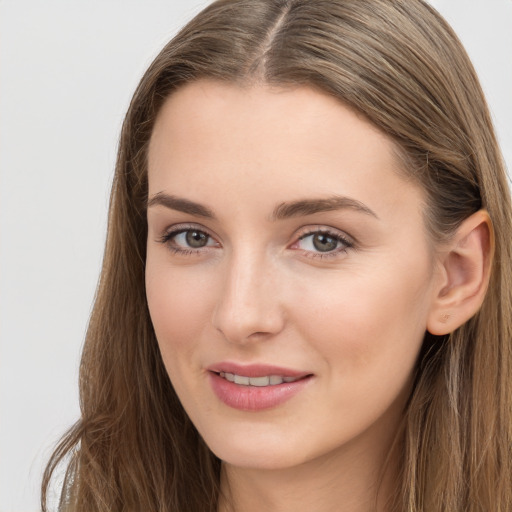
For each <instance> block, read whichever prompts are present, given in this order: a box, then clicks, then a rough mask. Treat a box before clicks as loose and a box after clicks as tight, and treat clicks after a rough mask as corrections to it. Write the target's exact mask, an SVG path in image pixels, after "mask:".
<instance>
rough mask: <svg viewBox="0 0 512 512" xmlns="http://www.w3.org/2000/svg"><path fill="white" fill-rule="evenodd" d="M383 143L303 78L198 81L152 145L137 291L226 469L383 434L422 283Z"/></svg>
mask: <svg viewBox="0 0 512 512" xmlns="http://www.w3.org/2000/svg"><path fill="white" fill-rule="evenodd" d="M422 200H423V195H422V192H421V190H420V189H419V188H417V186H416V185H414V184H413V183H411V182H410V181H409V182H408V181H405V180H404V179H403V178H402V177H401V176H400V174H399V172H397V159H396V157H395V156H394V153H393V144H392V142H391V141H390V140H389V139H388V138H387V137H386V136H385V135H384V134H382V133H381V132H380V131H379V130H377V129H376V128H375V127H373V125H371V124H369V123H368V122H367V121H366V120H364V119H363V118H362V117H360V116H358V115H356V114H355V113H354V112H352V111H351V110H349V109H348V108H346V107H345V106H344V105H342V104H341V103H340V102H338V101H337V100H335V99H333V98H331V97H329V96H327V95H324V94H322V93H319V92H317V91H314V90H312V89H309V88H305V87H304V88H295V89H284V88H277V89H276V88H270V87H268V86H253V87H250V88H240V87H238V86H235V85H227V84H220V83H216V82H211V81H199V82H195V83H192V84H189V85H186V86H184V87H183V88H181V89H179V90H178V91H177V92H175V93H174V94H173V95H172V96H171V97H170V98H169V99H168V100H167V102H166V103H165V104H164V106H163V108H162V110H161V112H160V114H159V117H158V119H157V122H156V125H155V128H154V132H153V135H152V139H151V142H150V148H149V207H148V229H149V232H148V242H147V266H146V287H147V299H148V304H149V309H150V313H151V318H152V321H153V325H154V328H155V332H156V336H157V339H158V343H159V347H160V350H161V353H162V357H163V360H164V363H165V366H166V368H167V371H168V374H169V377H170V379H171V381H172V384H173V386H174V388H175V390H176V392H177V394H178V396H179V398H180V400H181V402H182V404H183V406H184V408H185V409H186V411H187V413H188V415H189V416H190V418H191V420H192V421H193V423H194V424H195V426H196V427H197V429H198V431H199V432H200V434H201V435H202V436H203V438H204V439H205V441H206V443H207V444H208V445H209V447H210V448H211V449H212V451H213V452H214V453H215V454H216V455H217V456H218V457H220V458H221V459H222V460H224V461H227V462H228V463H229V464H231V465H234V466H240V467H252V468H274V469H275V468H285V467H291V466H295V465H299V464H303V463H306V462H308V461H312V460H318V459H319V458H322V457H324V456H329V455H331V456H332V455H333V454H336V453H342V452H346V451H348V450H350V449H354V450H356V451H358V452H359V453H361V450H366V451H370V452H371V451H372V450H376V449H378V447H379V446H382V444H383V443H385V442H387V441H389V438H390V436H391V435H392V432H393V431H394V429H395V428H396V424H397V421H398V419H399V417H400V414H401V411H402V408H403V405H404V401H405V400H406V397H407V394H408V392H409V390H410V385H411V374H412V371H413V367H414V365H415V361H416V359H417V355H418V352H419V349H420V346H421V343H422V340H423V336H424V333H425V330H426V323H427V316H428V312H429V308H430V307H431V302H432V298H433V294H434V290H435V275H436V273H435V272H434V263H433V261H432V257H431V254H432V251H431V246H430V243H429V240H428V237H427V235H426V232H425V229H424V223H423V217H422V209H423V206H422V205H423V203H422Z"/></svg>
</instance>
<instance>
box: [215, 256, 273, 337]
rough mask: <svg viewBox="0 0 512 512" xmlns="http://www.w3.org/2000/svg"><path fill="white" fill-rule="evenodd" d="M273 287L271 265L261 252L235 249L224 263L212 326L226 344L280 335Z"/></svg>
mask: <svg viewBox="0 0 512 512" xmlns="http://www.w3.org/2000/svg"><path fill="white" fill-rule="evenodd" d="M276 285H277V283H276V282H275V272H274V269H273V265H272V262H271V261H270V258H269V256H268V255H267V254H265V253H264V251H255V250H250V248H249V247H246V248H244V249H240V250H234V251H233V252H232V254H231V256H230V257H229V258H227V260H226V261H225V267H224V276H223V286H222V287H221V289H222V291H221V294H220V296H219V298H218V302H217V305H216V308H215V312H214V319H213V323H214V325H215V327H216V328H217V329H218V330H219V331H221V332H222V333H223V335H224V337H225V338H226V339H227V340H228V341H230V342H238V343H244V342H247V341H249V340H251V339H256V338H260V337H261V336H262V335H267V337H268V336H269V335H272V334H276V333H277V332H279V331H280V330H281V329H282V326H283V314H282V311H281V307H280V303H279V293H278V289H276V288H278V287H277V286H276ZM254 335H259V336H254Z"/></svg>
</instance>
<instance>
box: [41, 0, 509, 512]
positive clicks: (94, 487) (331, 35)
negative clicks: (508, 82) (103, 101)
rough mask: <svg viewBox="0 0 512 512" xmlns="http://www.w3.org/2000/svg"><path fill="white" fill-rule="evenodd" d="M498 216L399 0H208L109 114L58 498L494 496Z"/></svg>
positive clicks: (480, 108)
mask: <svg viewBox="0 0 512 512" xmlns="http://www.w3.org/2000/svg"><path fill="white" fill-rule="evenodd" d="M510 233H511V207H510V195H509V191H508V187H507V180H506V176H505V172H504V166H503V162H502V159H501V156H500V153H499V149H498V146H497V143H496V139H495V136H494V132H493V128H492V124H491V121H490V116H489V113H488V110H487V107H486V104H485V100H484V98H483V95H482V92H481V89H480V87H479V84H478V80H477V78H476V76H475V73H474V70H473V68H472V66H471V64H470V62H469V60H468V58H467V56H466V54H465V52H464V50H463V49H462V47H461V45H460V43H459V42H458V40H457V38H456V36H455V35H454V34H453V32H452V30H451V29H450V28H449V27H448V26H447V25H446V23H445V22H444V21H443V20H442V19H441V18H440V17H439V15H438V14H437V13H436V12H435V11H434V10H433V9H432V8H431V7H429V6H428V5H426V4H424V3H423V2H422V1H420V0H415V1H411V0H393V1H383V0H368V1H364V2H361V1H360V0H339V1H331V0H329V1H327V0H324V1H322V0H314V1H312V0H307V1H306V0H302V1H301V0H290V1H285V0H273V1H271V0H257V1H254V0H250V1H249V0H246V1H244V0H237V1H226V0H223V1H218V2H215V3H213V4H212V5H210V6H209V7H207V8H206V9H205V10H204V11H203V12H202V13H201V14H199V15H198V16H197V17H196V18H195V19H194V20H193V21H192V22H190V23H189V24H188V25H187V26H186V27H185V28H184V29H183V30H182V31H181V32H180V33H179V34H178V35H177V36H176V38H174V39H173V40H172V41H171V42H170V43H169V44H168V45H167V46H166V47H165V48H164V49H163V50H162V52H161V53H160V54H159V55H158V57H157V58H156V59H155V61H154V62H153V63H152V65H151V66H150V68H149V69H148V71H147V72H146V74H145V76H144V77H143V79H142V81H141V83H140V85H139V87H138V89H137V91H136V93H135V95H134V98H133V100H132V103H131V105H130V108H129V111H128V114H127V116H126V120H125V123H124V126H123V132H122V136H121V143H120V148H119V155H118V162H117V168H116V176H115V180H114V185H113V192H112V199H111V208H110V221H109V233H108V239H107V246H106V253H105V260H104V266H103V270H102V275H101V280H100V286H99V290H98V296H97V299H96V303H95V307H94V311H93V314H92V317H91V321H90V326H89V330H88V335H87V339H86V344H85V347H84V353H83V359H82V366H81V384H80V385H81V404H82V418H81V419H80V421H79V422H78V423H77V424H76V425H75V427H73V429H72V430H71V431H70V432H69V433H68V434H67V436H66V437H65V438H64V439H63V441H62V442H61V444H60V445H59V447H58V448H57V450H56V452H55V454H54V456H53V458H52V460H51V461H50V463H49V465H48V469H47V471H46V474H45V478H44V482H43V508H45V501H46V490H47V488H48V485H49V481H50V478H51V476H52V473H53V471H54V470H55V468H56V466H57V465H58V464H59V463H60V462H61V461H62V460H63V459H64V458H65V457H70V459H69V462H68V469H67V473H66V480H65V482H64V487H63V493H62V499H61V509H62V510H73V511H82V510H83V511H85V510H87V511H92V510H109V511H112V510H162V511H164V510H169V511H171V510H172V511H204V510H208V511H210V510H211V511H217V510H218V511H227V510H235V511H239V510H243V511H250V510H253V509H254V510H256V509H258V510H261V509H263V510H275V511H281V510H291V509H292V507H293V509H296V508H298V507H301V508H302V509H304V510H315V511H324V510H345V511H370V510H371V511H374V510H376V511H391V510H393V511H395V510H396V511H428V512H432V511H445V510H450V511H477V510H478V511H484V510H485V511H489V510H493V511H494V510H496V511H499V510H503V511H505V510H509V509H510V508H511V507H512V492H511V483H510V474H511V473H510V470H511V434H512V433H511V425H512V423H511V418H510V406H511V397H510V393H509V386H510V384H509V383H510V378H511V375H510V362H511V352H510V340H511V337H512V319H511V314H510V312H511V310H512V308H511V306H512V297H511V291H512V283H511V275H512V273H511V268H510V265H511V261H512V259H511V256H512V254H511V243H510Z"/></svg>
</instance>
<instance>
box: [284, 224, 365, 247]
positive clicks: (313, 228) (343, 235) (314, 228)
mask: <svg viewBox="0 0 512 512" xmlns="http://www.w3.org/2000/svg"><path fill="white" fill-rule="evenodd" d="M315 233H325V234H327V235H331V236H333V237H336V238H340V239H341V240H344V241H346V242H347V243H348V244H350V245H351V246H353V245H356V243H357V241H356V239H355V238H354V237H353V236H351V235H349V234H348V233H347V232H346V231H343V230H341V229H338V228H333V227H331V226H326V225H325V224H313V225H310V226H304V227H302V228H300V229H299V230H298V231H297V232H296V234H295V235H294V237H295V239H297V240H301V239H302V238H305V237H307V236H308V235H314V234H315Z"/></svg>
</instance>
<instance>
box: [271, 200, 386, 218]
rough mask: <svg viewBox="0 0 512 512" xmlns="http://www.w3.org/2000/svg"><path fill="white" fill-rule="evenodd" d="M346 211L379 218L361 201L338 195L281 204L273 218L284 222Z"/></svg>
mask: <svg viewBox="0 0 512 512" xmlns="http://www.w3.org/2000/svg"><path fill="white" fill-rule="evenodd" d="M345 209H349V210H355V211H358V212H361V213H364V214H366V215H370V216H372V217H375V218H376V219H378V218H379V217H378V216H377V214H376V213H375V212H374V211H373V210H371V209H370V208H368V206H366V205H365V204H363V203H361V201H358V200H356V199H352V198H350V197H345V196H336V195H335V196H331V197H328V198H325V199H302V200H299V201H293V202H290V203H281V204H280V205H278V206H277V207H276V208H275V210H274V212H273V214H272V217H271V218H272V220H282V219H288V218H290V217H302V216H307V215H313V214H315V213H321V212H329V211H333V210H345Z"/></svg>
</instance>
